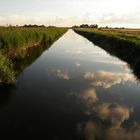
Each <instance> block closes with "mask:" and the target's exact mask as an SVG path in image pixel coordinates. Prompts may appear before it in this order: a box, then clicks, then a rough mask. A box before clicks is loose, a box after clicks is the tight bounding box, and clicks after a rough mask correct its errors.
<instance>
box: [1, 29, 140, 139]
mask: <svg viewBox="0 0 140 140" xmlns="http://www.w3.org/2000/svg"><path fill="white" fill-rule="evenodd" d="M135 79H136V78H135V77H134V76H133V74H131V70H130V69H129V66H128V64H127V63H125V62H122V61H120V60H119V59H118V58H115V57H112V56H110V55H109V54H107V53H106V52H105V51H104V50H102V49H100V48H99V47H98V46H94V45H93V44H92V43H91V42H89V41H88V40H87V39H85V38H83V37H82V36H80V35H78V34H76V33H74V32H73V31H72V30H69V31H68V32H67V33H66V34H65V35H64V36H63V37H62V38H61V39H59V40H58V41H56V42H55V43H54V44H53V45H52V46H51V48H50V49H49V50H47V51H45V52H44V53H43V54H42V55H41V56H40V57H39V58H38V59H37V60H36V61H35V62H34V63H33V64H31V65H30V66H29V67H27V68H26V69H25V70H24V71H23V73H22V74H21V75H20V76H19V77H18V80H17V83H16V85H15V87H14V88H9V89H5V90H0V92H1V93H0V135H1V136H2V134H3V135H5V136H7V135H8V136H10V137H19V138H23V137H27V138H28V137H29V136H32V137H34V138H37V137H40V138H41V139H42V138H44V139H47V140H139V139H140V84H139V82H138V81H136V80H135Z"/></svg>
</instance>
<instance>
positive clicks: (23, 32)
mask: <svg viewBox="0 0 140 140" xmlns="http://www.w3.org/2000/svg"><path fill="white" fill-rule="evenodd" d="M66 31H67V28H45V27H42V28H41V27H40V28H33V27H32V28H24V27H0V85H4V84H13V83H15V81H16V77H17V73H19V72H18V69H17V62H18V67H20V71H21V67H22V63H20V65H21V66H20V65H19V61H20V62H22V61H23V60H25V58H27V56H30V57H32V53H34V51H37V48H39V49H41V50H42V51H43V50H44V49H42V48H44V46H47V47H48V46H50V44H52V43H53V42H54V41H56V40H57V39H58V38H59V37H61V36H62V35H63V34H64V33H65V32H66ZM38 52H40V51H38ZM40 53H41V52H40ZM22 69H23V68H22Z"/></svg>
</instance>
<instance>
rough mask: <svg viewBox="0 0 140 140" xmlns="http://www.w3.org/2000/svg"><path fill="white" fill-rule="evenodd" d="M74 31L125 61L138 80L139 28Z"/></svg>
mask: <svg viewBox="0 0 140 140" xmlns="http://www.w3.org/2000/svg"><path fill="white" fill-rule="evenodd" d="M74 31H75V32H76V33H78V34H80V35H82V36H84V37H86V38H87V39H88V40H90V41H92V42H93V43H94V44H95V45H98V46H99V47H101V48H103V49H104V50H106V51H107V52H108V53H109V54H111V55H113V56H116V57H118V58H120V59H121V60H123V61H125V62H127V63H128V64H129V66H130V68H131V69H132V71H133V73H134V74H135V75H136V77H137V78H138V79H139V80H140V34H139V31H140V30H134V29H133V30H132V29H131V31H130V29H121V30H120V29H111V30H110V29H103V30H102V29H74Z"/></svg>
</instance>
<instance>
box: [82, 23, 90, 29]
mask: <svg viewBox="0 0 140 140" xmlns="http://www.w3.org/2000/svg"><path fill="white" fill-rule="evenodd" d="M80 28H89V25H88V24H82V25H80Z"/></svg>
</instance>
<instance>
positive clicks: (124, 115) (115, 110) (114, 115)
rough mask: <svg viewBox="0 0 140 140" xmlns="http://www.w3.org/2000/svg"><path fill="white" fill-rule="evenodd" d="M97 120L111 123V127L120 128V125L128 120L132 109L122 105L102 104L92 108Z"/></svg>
mask: <svg viewBox="0 0 140 140" xmlns="http://www.w3.org/2000/svg"><path fill="white" fill-rule="evenodd" d="M94 111H95V112H96V113H97V114H98V116H99V118H100V119H102V120H106V121H109V122H111V125H112V126H115V127H120V126H121V124H122V123H123V122H124V121H126V120H128V119H129V118H130V113H131V112H133V109H132V108H128V107H126V106H122V105H113V106H111V104H102V105H99V106H97V107H95V108H94Z"/></svg>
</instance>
